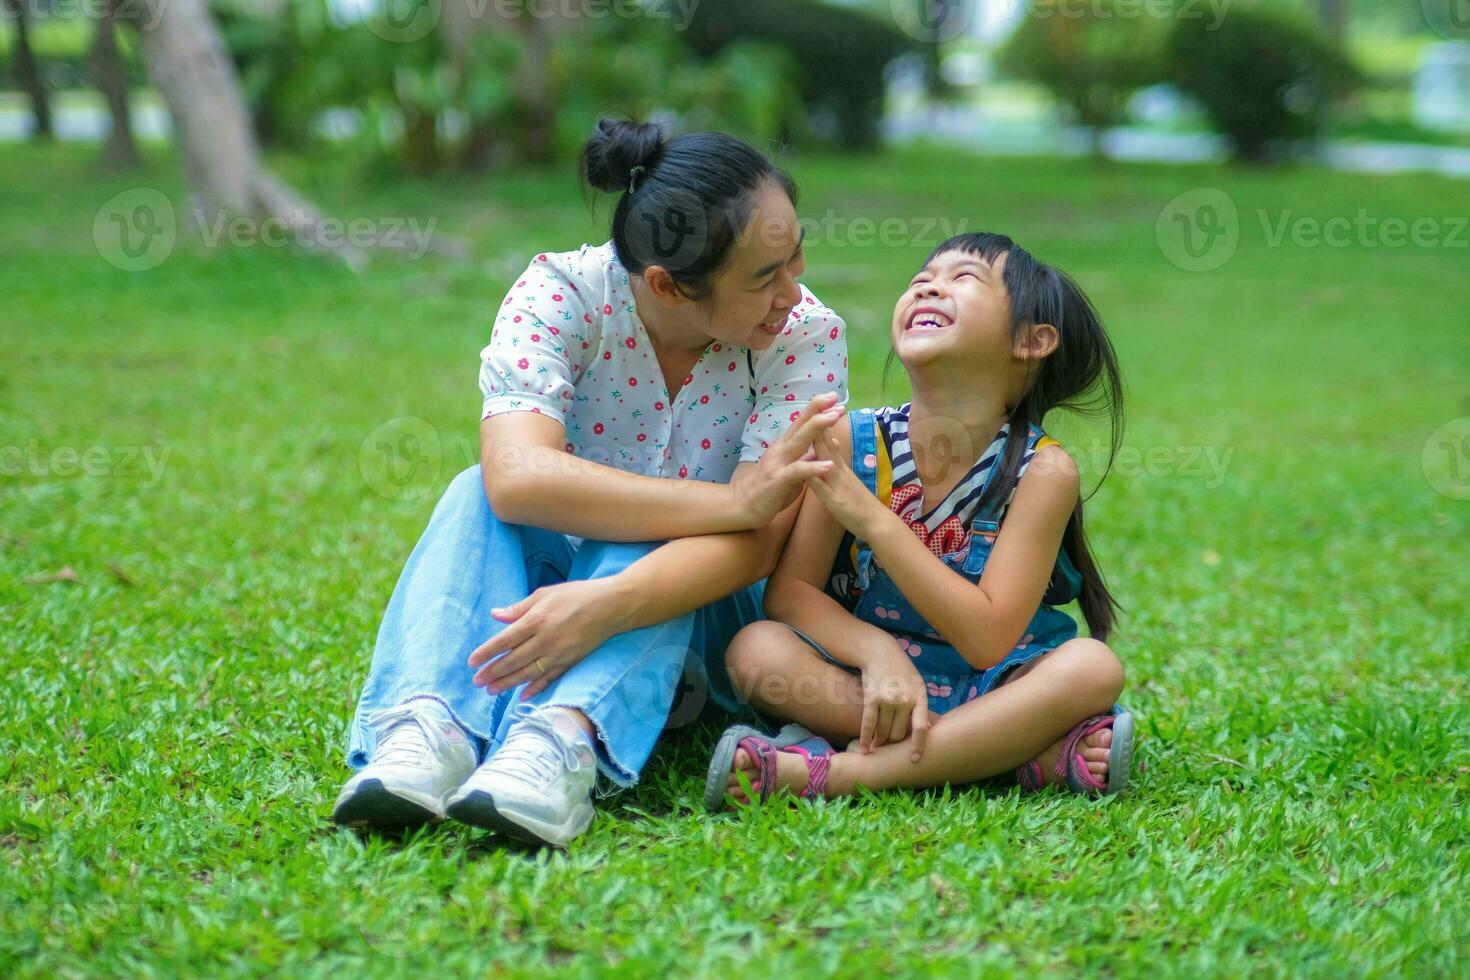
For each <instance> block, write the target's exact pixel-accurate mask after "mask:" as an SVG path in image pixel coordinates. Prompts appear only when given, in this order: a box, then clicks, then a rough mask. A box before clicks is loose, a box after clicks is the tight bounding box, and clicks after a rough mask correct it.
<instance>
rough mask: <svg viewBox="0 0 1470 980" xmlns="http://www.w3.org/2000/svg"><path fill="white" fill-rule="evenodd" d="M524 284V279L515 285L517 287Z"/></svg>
mask: <svg viewBox="0 0 1470 980" xmlns="http://www.w3.org/2000/svg"><path fill="white" fill-rule="evenodd" d="M525 284H526V280H524V279H522V280H521V281H520V282H518V283H516V285H517V286H524V285H525Z"/></svg>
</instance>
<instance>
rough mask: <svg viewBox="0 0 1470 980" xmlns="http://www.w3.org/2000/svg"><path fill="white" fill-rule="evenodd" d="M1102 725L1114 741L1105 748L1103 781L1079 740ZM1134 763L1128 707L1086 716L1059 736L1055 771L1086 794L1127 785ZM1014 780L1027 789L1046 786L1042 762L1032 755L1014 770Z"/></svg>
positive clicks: (1099, 793) (1069, 786) (1070, 786)
mask: <svg viewBox="0 0 1470 980" xmlns="http://www.w3.org/2000/svg"><path fill="white" fill-rule="evenodd" d="M1104 728H1111V729H1112V730H1113V744H1112V745H1111V746H1110V747H1109V749H1108V778H1107V781H1106V782H1104V781H1102V780H1099V779H1098V778H1097V777H1096V776H1094V775H1093V774H1092V770H1091V769H1088V768H1087V762H1086V760H1085V759H1083V758H1082V753H1081V752H1079V751H1078V750H1077V746H1078V744H1080V743H1081V741H1082V740H1083V739H1084V738H1086V737H1087V736H1089V735H1091V734H1093V733H1094V732H1100V731H1102V730H1103V729H1104ZM1132 767H1133V715H1131V714H1130V713H1128V712H1127V711H1122V712H1119V713H1118V714H1116V715H1097V716H1095V717H1093V718H1088V719H1087V720H1086V721H1084V722H1082V723H1081V724H1080V725H1078V726H1077V727H1076V728H1073V729H1072V730H1071V731H1070V732H1068V733H1067V737H1066V738H1064V739H1063V740H1062V751H1061V753H1060V754H1058V756H1057V768H1056V774H1057V775H1058V776H1065V777H1066V780H1067V789H1069V790H1071V791H1072V792H1074V793H1084V794H1086V795H1088V796H1107V795H1110V794H1113V793H1117V792H1119V791H1121V790H1122V789H1123V787H1124V786H1126V785H1128V772H1129V770H1130V769H1131V768H1132ZM1016 781H1017V782H1018V783H1020V784H1021V788H1022V789H1025V790H1027V791H1028V792H1032V793H1034V792H1036V791H1038V790H1041V789H1045V788H1046V773H1045V772H1043V771H1042V768H1041V763H1040V762H1037V761H1036V760H1035V759H1032V760H1031V761H1030V762H1028V763H1026V764H1025V765H1024V766H1021V767H1020V768H1019V769H1017V770H1016Z"/></svg>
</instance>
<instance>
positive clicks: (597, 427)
mask: <svg viewBox="0 0 1470 980" xmlns="http://www.w3.org/2000/svg"><path fill="white" fill-rule="evenodd" d="M605 429H606V426H604V425H603V424H602V423H601V422H598V423H597V424H596V425H594V426H592V431H593V432H595V433H597V434H598V435H602V433H603V432H604V431H605Z"/></svg>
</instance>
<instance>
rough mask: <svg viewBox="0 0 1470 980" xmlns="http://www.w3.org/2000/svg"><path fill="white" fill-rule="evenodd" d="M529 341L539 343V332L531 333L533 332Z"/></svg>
mask: <svg viewBox="0 0 1470 980" xmlns="http://www.w3.org/2000/svg"><path fill="white" fill-rule="evenodd" d="M531 343H533V344H539V343H541V335H540V334H539V333H533V334H531Z"/></svg>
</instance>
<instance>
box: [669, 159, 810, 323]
mask: <svg viewBox="0 0 1470 980" xmlns="http://www.w3.org/2000/svg"><path fill="white" fill-rule="evenodd" d="M804 235H805V232H804V231H803V229H802V227H801V224H800V222H799V221H798V220H797V218H796V209H795V208H794V207H792V204H791V199H790V198H789V197H787V196H786V192H785V191H784V190H783V189H782V188H781V186H780V185H779V184H777V183H776V182H775V181H767V182H766V183H765V184H764V185H763V186H762V187H761V188H760V189H759V190H757V191H756V192H755V193H754V194H753V195H752V196H751V210H750V218H749V220H748V221H747V222H746V226H745V228H744V229H742V230H741V231H740V232H738V233H736V236H735V243H734V244H733V245H732V246H731V258H730V260H729V261H728V262H727V263H726V264H725V267H724V268H723V269H721V270H720V272H719V274H718V275H717V276H716V277H715V280H714V282H713V284H712V287H711V292H710V295H709V296H708V297H706V298H705V299H704V300H703V301H702V302H700V303H697V304H694V305H693V306H692V307H691V312H694V311H697V312H696V313H695V315H697V316H700V317H702V318H703V323H702V324H701V325H700V326H701V330H702V331H703V332H704V333H705V334H706V335H707V336H709V337H710V338H711V339H712V340H716V341H719V342H721V343H728V344H734V345H736V346H740V347H750V348H752V349H754V350H765V349H766V348H767V347H770V346H771V345H772V344H774V343H775V342H776V338H777V337H779V336H780V335H781V332H782V331H783V330H784V329H785V328H786V318H787V314H789V313H790V312H791V310H792V308H793V307H795V306H796V304H797V303H798V302H800V300H801V290H800V289H799V288H798V287H797V285H796V282H797V280H798V279H799V278H800V277H801V274H802V272H803V271H804V270H805V269H806V259H805V255H804V253H803V250H802V239H803V237H804Z"/></svg>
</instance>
